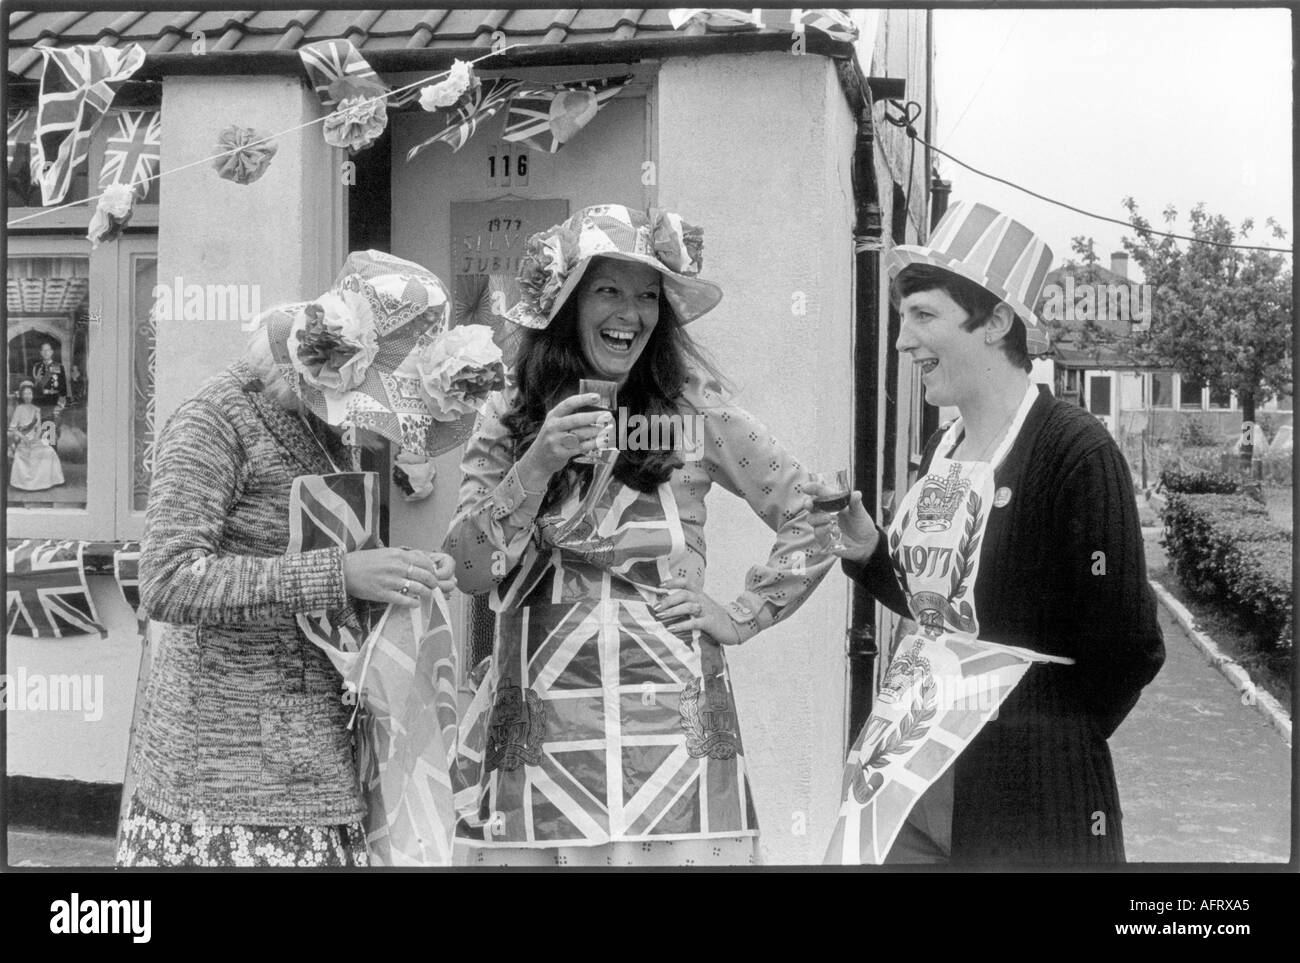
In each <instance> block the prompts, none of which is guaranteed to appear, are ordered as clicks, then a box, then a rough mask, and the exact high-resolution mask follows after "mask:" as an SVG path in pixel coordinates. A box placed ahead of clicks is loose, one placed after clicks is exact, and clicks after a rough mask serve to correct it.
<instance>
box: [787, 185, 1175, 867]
mask: <svg viewBox="0 0 1300 963" xmlns="http://www.w3.org/2000/svg"><path fill="white" fill-rule="evenodd" d="M1051 259H1052V255H1051V251H1050V250H1049V249H1048V248H1047V246H1046V245H1045V244H1043V242H1042V241H1041V240H1040V239H1039V238H1038V237H1036V236H1035V235H1034V234H1033V232H1032V231H1030V230H1029V229H1028V228H1027V227H1025V226H1024V225H1023V224H1021V223H1019V222H1018V221H1015V220H1013V219H1011V218H1009V217H1007V216H1006V215H1004V214H1001V213H999V212H997V211H995V210H994V209H992V208H990V207H988V206H987V205H984V204H969V203H962V204H956V205H954V206H953V207H952V208H951V209H950V210H949V211H948V212H947V214H946V215H945V217H944V218H943V220H942V221H941V222H940V223H939V224H938V225H937V226H936V228H935V231H934V235H933V237H932V238H931V241H930V243H929V244H928V245H926V246H914V245H903V246H899V247H896V248H894V249H893V251H891V252H890V259H889V272H890V275H891V277H892V286H891V294H892V297H893V300H894V303H895V304H896V306H897V308H898V310H899V313H900V315H901V319H902V325H901V328H900V331H899V336H898V342H897V347H898V350H899V351H900V352H901V353H902V354H904V355H906V356H907V357H908V358H909V359H910V360H911V362H912V363H913V364H914V365H916V366H917V369H918V375H919V377H920V378H921V383H922V385H923V386H924V387H925V395H926V401H927V402H928V403H930V404H932V405H938V406H943V407H955V408H956V409H957V411H958V415H959V417H958V418H957V419H956V421H954V422H952V423H951V424H949V425H946V426H944V427H942V428H941V429H940V430H939V431H938V432H936V434H935V435H934V437H933V438H931V439H930V441H929V444H928V445H927V446H926V449H925V453H924V456H923V459H922V463H921V466H920V471H919V473H918V476H917V479H918V480H917V483H916V485H915V486H914V487H913V488H912V489H911V491H909V492H908V494H907V496H906V497H905V498H904V499H903V501H902V503H901V504H900V505H899V506H898V508H897V509H896V510H895V513H894V520H893V523H892V524H891V526H890V527H889V529H888V531H887V532H886V531H882V530H881V529H879V528H878V527H877V526H876V524H875V523H874V522H873V520H872V519H871V517H870V516H869V515H868V513H867V512H866V511H865V510H864V509H863V506H862V499H861V495H860V494H858V493H855V494H854V495H853V497H852V500H851V503H850V505H849V507H848V508H846V509H845V510H843V511H842V512H840V513H839V515H838V516H837V518H836V519H835V520H836V521H837V522H838V527H839V529H840V531H841V533H842V545H843V547H842V548H839V549H836V551H837V553H838V554H840V555H841V556H842V557H843V567H844V570H845V572H846V573H847V574H848V575H849V577H850V578H852V579H853V580H854V581H856V582H857V583H859V584H860V585H862V586H864V587H865V588H867V590H868V591H869V592H871V593H872V594H873V595H874V596H875V597H876V599H878V600H879V601H880V602H881V603H882V604H884V605H886V606H887V607H889V608H890V609H892V610H893V611H895V612H897V613H898V614H899V615H901V616H904V618H905V620H911V621H905V622H904V624H903V630H902V632H903V634H904V638H903V640H902V642H901V643H898V644H897V645H896V647H895V649H894V653H895V658H894V662H893V663H892V664H891V666H890V668H889V669H888V670H887V671H886V672H885V673H884V684H883V686H882V692H881V694H880V697H879V698H880V699H882V700H885V702H884V703H882V702H878V706H880V707H882V708H881V710H880V712H879V715H881V717H882V719H883V718H884V717H885V716H886V715H887V711H888V706H887V705H886V703H888V702H889V701H890V700H894V699H897V698H899V697H900V694H901V693H902V692H904V691H908V687H909V686H912V685H913V684H914V683H915V682H916V681H917V680H924V679H926V678H927V673H930V672H934V671H938V670H937V669H936V667H935V665H933V664H932V663H934V662H935V660H934V659H933V658H927V657H926V655H925V653H926V652H927V651H933V649H931V648H930V647H931V646H933V645H934V644H935V643H936V641H938V640H956V642H957V645H956V647H955V648H951V649H950V650H951V651H957V652H964V651H976V649H975V647H969V646H968V647H967V648H966V649H962V648H961V647H960V644H961V642H962V641H963V640H971V639H977V640H979V641H980V643H981V645H980V647H979V651H981V652H991V653H997V654H1000V655H1003V656H1005V655H1007V654H1008V653H1014V656H1015V658H1017V659H1027V660H1028V661H1029V663H1030V665H1029V668H1028V670H1027V671H1026V672H1025V674H1024V676H1023V678H1021V679H1020V680H1019V682H1018V684H1017V683H1015V682H1012V683H1010V685H1012V686H1014V688H1010V694H1009V695H1006V697H1005V701H1004V702H1002V703H1001V705H1000V706H998V707H997V708H996V712H994V713H993V715H994V718H992V719H991V720H989V721H987V722H986V724H984V725H983V728H982V729H978V731H977V734H975V735H974V736H973V738H970V741H969V742H968V744H966V745H965V748H964V749H962V750H960V752H959V754H958V755H957V756H956V761H955V762H951V763H949V762H948V757H947V756H945V755H944V754H945V753H948V755H949V756H950V755H951V748H950V747H951V746H952V745H953V744H954V743H953V740H952V739H951V738H950V739H949V740H948V742H947V743H946V746H947V747H948V748H944V749H943V750H942V751H940V749H937V748H936V749H935V751H934V754H933V756H932V758H933V759H935V760H940V759H942V760H943V761H942V762H940V763H936V764H934V765H933V766H932V768H931V769H930V770H927V771H925V773H924V775H925V778H926V779H929V780H930V782H929V785H928V788H926V789H925V790H924V792H923V793H922V794H920V796H919V799H918V800H917V801H916V802H915V803H914V804H913V805H912V806H911V809H910V813H909V815H908V816H907V819H906V822H905V823H903V824H902V826H901V827H900V828H899V829H898V833H897V837H896V839H895V840H894V841H893V842H892V845H890V844H889V842H888V840H877V841H876V842H877V843H879V844H881V847H882V851H883V853H887V855H885V856H884V861H887V862H945V861H949V860H950V861H952V862H963V863H971V862H978V863H983V864H990V863H1076V862H1120V861H1122V860H1123V859H1124V842H1123V833H1122V827H1121V813H1120V803H1119V795H1118V790H1117V787H1116V783H1115V774H1114V770H1113V767H1112V764H1111V757H1110V751H1109V749H1108V747H1107V744H1106V740H1107V739H1108V738H1109V737H1110V735H1111V734H1112V733H1113V732H1114V731H1115V729H1116V727H1118V726H1119V724H1120V723H1121V722H1122V721H1123V719H1124V717H1125V716H1126V715H1127V714H1128V712H1129V710H1131V709H1132V708H1133V705H1134V704H1135V703H1136V701H1137V699H1138V694H1139V693H1140V691H1141V690H1142V687H1143V686H1144V685H1146V684H1147V683H1148V682H1149V681H1151V679H1152V678H1153V677H1154V675H1155V674H1156V672H1157V670H1158V669H1159V668H1160V666H1161V664H1162V662H1163V660H1164V644H1163V640H1162V636H1161V631H1160V627H1159V625H1158V624H1157V621H1156V606H1155V599H1154V596H1153V594H1152V592H1151V588H1150V586H1149V584H1148V583H1147V580H1146V565H1145V560H1144V555H1143V544H1142V535H1141V529H1140V527H1139V524H1138V518H1137V506H1136V501H1135V498H1134V494H1133V480H1132V477H1131V474H1130V471H1129V468H1128V466H1127V465H1126V464H1125V461H1124V458H1123V456H1122V455H1121V453H1120V451H1119V448H1118V446H1117V445H1116V444H1115V441H1114V440H1113V439H1112V438H1111V436H1110V434H1109V433H1108V432H1107V430H1106V428H1105V427H1104V426H1103V425H1102V424H1101V423H1100V422H1099V421H1098V420H1097V419H1096V418H1095V417H1093V416H1092V415H1091V414H1089V413H1088V412H1087V411H1085V410H1084V409H1082V408H1079V407H1077V406H1075V405H1072V404H1069V403H1067V402H1064V401H1059V400H1056V399H1054V398H1053V397H1052V395H1051V393H1050V392H1049V391H1048V389H1047V388H1046V386H1036V385H1034V384H1033V383H1032V382H1031V381H1030V378H1029V372H1030V370H1031V365H1030V356H1031V355H1033V354H1041V353H1043V352H1045V351H1046V349H1047V336H1046V333H1045V331H1044V330H1043V326H1042V324H1041V323H1040V321H1039V319H1038V318H1037V317H1036V316H1035V315H1034V314H1033V312H1032V310H1031V306H1032V305H1033V304H1034V303H1035V301H1036V300H1037V298H1038V296H1039V293H1040V291H1041V289H1042V285H1043V283H1044V279H1045V277H1046V275H1047V271H1048V269H1049V267H1050V264H1051ZM811 517H812V520H813V522H814V524H815V525H817V526H818V529H819V531H823V532H824V531H825V530H826V528H827V527H828V526H829V524H830V522H831V521H832V519H831V517H830V516H828V515H825V514H823V513H814V514H813V515H812V516H811ZM1022 664H1023V663H1022ZM1022 671H1023V669H1022ZM930 681H932V682H933V681H939V682H941V681H943V680H942V679H938V680H930ZM922 684H924V683H922ZM936 688H937V687H936ZM910 691H911V695H909V696H906V698H919V699H920V703H919V704H920V705H921V706H922V707H923V709H924V710H925V711H929V709H930V705H929V702H927V701H926V699H927V698H928V697H929V696H931V695H932V694H933V692H934V691H935V690H934V689H931V690H929V692H926V691H925V690H923V689H914V690H910ZM918 693H920V694H919V695H918ZM875 714H876V713H873V715H875ZM904 721H907V720H904ZM911 721H912V722H915V721H916V720H915V719H912V720H911ZM875 727H879V728H880V729H881V730H883V729H884V728H885V723H884V722H883V721H882V722H880V723H876V724H875V726H873V724H872V722H871V721H870V720H869V722H868V725H867V726H866V727H864V733H863V737H864V738H868V739H870V738H872V737H873V736H878V735H879V733H878V732H876V731H873V730H874V728H875ZM912 728H913V730H914V733H913V734H914V735H915V734H916V732H919V729H920V728H923V727H918V726H913V727H912ZM969 735H970V734H969V733H963V734H962V737H963V738H965V737H969ZM893 745H894V747H895V748H897V746H898V743H897V742H895V743H894V744H893ZM861 746H862V740H861V739H860V741H859V749H858V752H857V753H855V754H854V755H852V756H851V757H850V759H851V763H852V764H851V767H850V771H849V772H848V773H846V787H847V788H846V794H845V807H846V808H845V809H844V810H842V814H843V813H844V812H848V811H854V812H858V811H860V810H858V809H855V808H854V807H865V806H868V805H869V804H870V800H871V798H872V795H873V793H876V792H879V791H881V785H882V781H883V778H884V775H883V773H881V772H879V771H878V770H879V769H880V768H882V767H883V766H884V761H885V760H884V757H885V756H887V755H888V752H887V751H886V750H888V749H889V748H890V746H889V745H885V746H884V748H883V749H881V750H880V751H874V750H870V749H869V750H868V752H867V753H866V756H865V758H864V757H863V753H862V751H861ZM916 766H918V767H920V768H919V769H916V770H915V771H918V772H919V771H921V770H923V769H924V768H925V767H924V764H922V763H920V762H917V763H916ZM868 770H871V771H868ZM850 800H852V802H850ZM858 830H859V827H856V826H855V827H852V828H851V829H847V830H846V829H845V828H844V827H843V826H842V827H841V831H837V834H836V836H835V838H834V839H833V840H832V851H831V852H830V853H829V854H828V859H829V860H830V861H834V862H840V861H849V862H852V861H858V860H857V858H855V857H858V858H861V859H862V860H864V861H865V860H869V859H871V858H873V857H872V856H871V854H870V853H869V852H868V851H867V849H866V848H865V847H864V848H863V849H862V850H861V851H860V852H856V853H855V852H854V847H853V846H852V845H846V838H847V835H846V834H848V835H853V836H855V837H857V834H858ZM858 838H859V843H861V841H862V838H864V837H858ZM876 855H882V852H877V854H876Z"/></svg>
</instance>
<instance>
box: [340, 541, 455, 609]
mask: <svg viewBox="0 0 1300 963" xmlns="http://www.w3.org/2000/svg"><path fill="white" fill-rule="evenodd" d="M455 575H456V562H455V560H454V559H452V557H451V556H450V555H446V554H444V553H442V552H422V551H419V550H417V549H413V548H369V549H364V550H363V551H359V552H348V553H347V554H346V555H344V556H343V585H344V587H345V588H346V590H347V593H348V594H349V595H351V596H353V597H355V598H359V599H368V600H369V601H371V602H388V603H391V604H394V605H406V606H415V605H419V604H420V602H421V600H423V599H426V598H429V597H430V596H431V595H432V594H433V590H434V589H435V588H437V589H441V590H442V591H443V592H450V591H451V590H452V589H454V588H455V587H456V578H455Z"/></svg>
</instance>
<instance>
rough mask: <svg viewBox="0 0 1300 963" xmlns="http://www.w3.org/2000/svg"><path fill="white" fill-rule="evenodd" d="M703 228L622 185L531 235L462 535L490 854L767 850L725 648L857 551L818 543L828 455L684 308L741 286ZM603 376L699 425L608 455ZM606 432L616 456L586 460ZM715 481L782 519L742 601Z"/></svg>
mask: <svg viewBox="0 0 1300 963" xmlns="http://www.w3.org/2000/svg"><path fill="white" fill-rule="evenodd" d="M700 248H701V232H700V231H698V230H697V229H694V228H691V227H690V226H689V225H687V224H685V223H684V222H682V220H681V219H680V218H679V217H677V216H676V215H673V214H666V213H664V214H655V213H654V212H652V213H651V215H650V216H647V215H646V214H644V213H642V212H640V211H634V210H629V209H628V208H625V207H621V206H617V205H605V206H600V207H589V208H587V209H586V210H584V211H581V212H579V213H578V214H576V215H574V216H573V217H572V218H570V219H569V220H568V221H566V222H565V223H563V224H560V225H557V226H556V227H553V228H551V229H549V230H547V231H544V232H542V233H540V234H538V235H535V236H534V237H533V238H531V239H530V240H529V247H528V252H529V253H528V256H526V257H525V259H524V263H523V264H522V265H521V268H520V287H521V290H522V292H523V301H521V303H520V304H519V305H516V307H515V308H514V309H512V311H511V313H510V315H509V317H510V319H511V320H512V321H514V322H516V323H517V324H519V325H520V326H521V327H522V328H523V331H522V336H521V338H520V341H519V346H518V350H517V353H516V357H515V373H516V383H515V385H514V386H513V387H512V388H511V389H508V390H507V392H505V393H500V394H497V395H495V396H494V397H493V398H492V400H491V401H490V402H489V405H488V407H487V409H486V410H485V411H484V413H483V415H482V417H481V418H480V420H479V424H478V426H477V428H476V432H475V436H474V438H473V440H472V441H471V442H470V445H469V448H468V450H467V451H466V453H465V459H464V463H463V465H462V470H463V472H464V480H463V485H462V488H461V503H460V510H459V513H458V514H457V516H456V517H455V519H454V520H453V522H452V525H451V529H450V531H449V534H448V538H447V542H446V545H445V546H444V547H445V548H446V551H447V552H448V554H450V555H451V556H452V557H453V558H455V559H456V563H457V578H458V581H459V583H460V587H461V589H462V590H464V591H466V592H471V593H483V592H488V591H492V593H493V608H494V610H495V611H496V613H497V634H496V639H495V645H494V651H493V669H492V672H491V674H490V675H489V676H488V677H487V679H486V680H485V681H484V682H483V685H484V686H486V687H488V688H487V689H486V690H482V694H483V695H485V696H486V695H489V694H490V697H491V698H490V700H489V701H490V706H491V708H490V714H489V718H488V724H487V728H486V739H485V742H486V744H485V746H484V747H483V750H484V751H483V767H482V773H481V779H480V810H479V816H480V818H481V820H482V822H483V827H482V831H481V833H480V834H479V835H481V837H482V838H479V839H469V838H465V839H463V840H462V842H464V843H465V844H466V845H467V846H468V847H469V850H468V855H467V857H466V858H467V861H468V862H469V863H470V864H471V865H474V864H490V865H589V866H608V865H615V866H624V865H654V864H657V865H683V864H685V865H707V864H710V863H713V864H737V863H739V864H743V863H748V862H752V861H753V860H754V856H755V847H754V843H755V836H756V833H757V826H756V821H755V817H754V812H753V808H752V804H751V796H750V791H749V785H748V780H747V778H746V774H745V755H744V749H743V745H742V742H741V737H740V729H739V725H738V721H737V717H736V705H735V701H734V699H733V696H732V691H731V680H730V676H729V674H728V672H727V666H726V661H725V659H724V657H723V649H722V647H723V646H725V645H735V644H739V643H741V642H744V641H746V640H747V639H749V638H751V637H752V636H753V635H754V634H755V633H757V632H759V631H761V630H763V629H765V628H767V627H768V626H770V625H772V624H773V623H774V622H776V621H779V620H781V619H783V618H785V617H786V616H788V615H789V614H790V613H791V612H793V611H794V610H795V609H796V608H797V607H798V606H799V604H800V603H801V602H802V601H803V600H804V599H805V598H806V597H807V595H808V593H809V592H811V591H812V590H813V589H814V588H815V586H816V585H817V583H818V582H819V581H820V579H821V578H822V576H823V575H824V574H825V573H826V570H827V568H828V566H829V565H830V564H831V563H832V562H833V559H831V558H829V557H828V556H819V557H818V558H816V559H811V558H809V557H808V554H809V553H810V552H811V551H812V550H813V549H814V545H813V542H812V531H811V529H810V527H809V526H808V525H807V523H806V522H805V520H804V513H803V510H802V504H803V495H802V492H803V489H804V486H805V484H806V483H807V481H808V480H809V479H808V473H807V472H806V471H805V470H804V469H803V468H802V467H800V465H799V464H798V462H796V461H795V460H794V459H793V458H791V456H790V455H789V454H788V453H786V451H785V450H784V449H782V448H781V447H780V446H778V445H777V443H776V441H775V440H774V439H773V438H772V437H771V436H770V435H769V434H768V433H767V431H766V430H765V429H764V428H763V427H762V426H761V425H760V424H758V422H757V421H755V420H754V418H753V417H752V416H751V415H749V414H748V413H747V412H745V411H743V410H742V409H740V408H737V407H735V406H734V405H731V404H728V403H727V402H726V401H725V400H724V399H723V398H722V397H721V395H720V393H719V392H720V389H719V387H718V385H717V384H716V383H715V380H714V377H713V375H712V374H711V371H712V369H711V368H710V366H709V365H708V364H706V363H705V362H704V361H703V360H702V359H701V358H700V356H699V353H698V351H697V349H696V348H695V346H694V344H693V342H692V341H691V339H690V337H689V336H688V335H687V334H686V332H685V330H684V327H683V326H684V325H685V324H687V323H689V322H690V321H693V320H695V319H696V318H698V317H700V316H701V315H703V314H705V313H706V312H707V311H709V310H711V309H712V308H713V307H714V306H715V305H717V303H718V302H719V300H720V299H721V297H722V292H721V291H720V290H719V289H718V288H717V286H716V285H713V284H711V283H709V282H707V281H703V280H701V279H699V278H698V277H696V276H695V275H696V273H697V272H698V271H699V264H700ZM583 378H592V379H602V380H607V381H612V382H615V383H616V384H617V385H618V405H619V408H620V417H621V418H623V417H626V418H627V419H628V421H627V422H626V423H625V425H624V426H623V427H625V428H626V427H627V425H630V424H632V419H639V418H647V419H649V420H653V419H655V418H656V417H658V419H659V421H658V423H659V424H663V423H665V422H664V419H665V417H667V418H668V419H669V421H668V423H670V424H673V425H675V426H676V428H675V431H676V443H675V444H670V445H668V446H663V449H662V450H646V449H645V448H643V447H641V446H639V445H637V444H635V443H634V442H633V441H631V440H630V439H633V438H635V437H636V433H635V431H634V430H632V431H620V432H619V434H620V436H624V437H626V438H628V439H629V441H628V443H627V444H626V446H625V450H623V451H621V452H617V453H612V452H608V451H606V452H605V453H604V454H603V455H602V454H601V453H600V452H599V451H598V449H600V448H602V447H604V446H602V444H601V436H602V430H604V431H606V432H607V431H608V429H607V428H606V429H602V425H603V424H604V423H606V422H608V420H609V416H608V415H607V414H604V413H602V412H598V411H596V410H594V406H595V405H596V404H597V401H598V397H597V395H595V394H582V393H579V392H578V387H579V386H578V382H579V380H580V379H583ZM606 437H607V436H606ZM691 442H694V444H693V445H692V444H691ZM636 449H639V450H636ZM592 452H597V457H596V459H595V460H596V462H597V465H596V468H595V469H593V467H592V466H590V465H584V464H580V463H578V462H575V461H574V460H573V459H574V458H575V456H579V455H582V456H588V455H590V454H591V453H592ZM615 457H616V459H617V460H616V462H615ZM611 465H612V466H613V479H612V481H610V482H609V484H608V485H607V486H606V485H604V484H603V482H604V481H605V479H607V478H608V474H607V472H608V466H611ZM602 467H604V468H605V471H604V472H602V471H601V468H602ZM714 484H718V485H721V486H722V487H723V488H725V489H727V490H728V491H730V492H732V493H733V494H735V495H739V496H740V497H742V498H744V499H745V500H746V501H747V502H748V503H749V505H750V507H751V508H752V509H753V510H754V512H755V513H756V514H758V516H759V517H760V518H762V519H763V521H764V522H766V524H767V525H768V527H770V528H771V529H772V530H773V531H775V532H776V536H777V537H776V543H775V545H773V547H772V550H771V553H770V555H769V556H768V558H767V559H766V560H765V561H763V562H762V563H761V564H759V565H756V566H755V567H753V568H751V569H750V571H749V576H748V579H747V581H746V585H745V591H743V592H742V593H741V594H740V596H739V598H738V599H736V600H735V601H734V602H731V603H730V604H728V605H725V606H724V605H723V604H721V603H719V602H717V601H715V600H714V599H713V597H712V596H711V595H708V594H706V593H705V592H704V591H703V587H704V574H705V559H706V552H705V542H704V521H705V507H704V498H705V496H706V495H707V494H708V492H709V489H710V488H711V487H712V486H713V485H714ZM580 502H582V505H581V508H580V507H579V503H580ZM589 510H590V511H589ZM579 521H582V522H583V523H582V524H578V523H579ZM566 523H568V524H566ZM575 525H576V526H577V527H576V528H575ZM463 835H468V834H463Z"/></svg>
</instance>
